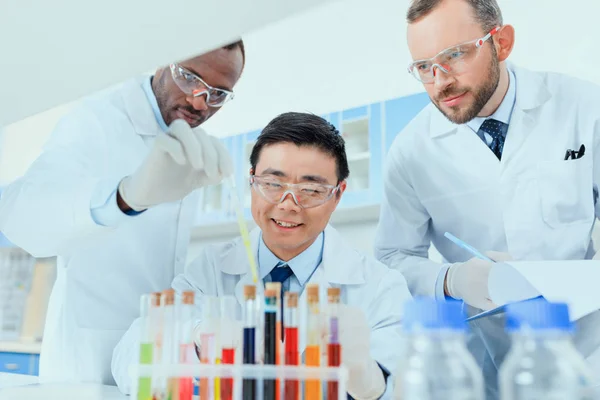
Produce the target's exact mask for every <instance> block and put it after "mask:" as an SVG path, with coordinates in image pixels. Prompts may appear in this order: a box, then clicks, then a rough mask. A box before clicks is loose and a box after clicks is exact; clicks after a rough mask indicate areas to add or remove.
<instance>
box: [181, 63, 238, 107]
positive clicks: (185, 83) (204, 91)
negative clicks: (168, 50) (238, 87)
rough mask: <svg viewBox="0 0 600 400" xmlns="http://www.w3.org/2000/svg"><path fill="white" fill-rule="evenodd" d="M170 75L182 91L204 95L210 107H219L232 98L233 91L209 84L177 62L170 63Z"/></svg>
mask: <svg viewBox="0 0 600 400" xmlns="http://www.w3.org/2000/svg"><path fill="white" fill-rule="evenodd" d="M171 76H172V77H173V80H174V81H175V83H176V84H177V86H178V87H179V89H181V91H182V92H183V93H185V94H187V95H189V96H194V97H198V96H204V95H206V104H207V105H209V106H210V107H221V106H222V105H223V104H225V103H226V102H228V101H229V100H232V99H233V92H231V91H229V90H225V89H219V88H215V87H212V86H210V85H209V84H208V83H206V82H204V81H203V80H202V78H200V77H199V76H198V75H196V74H194V73H193V72H190V71H188V70H187V69H185V68H183V67H182V66H181V65H179V64H171Z"/></svg>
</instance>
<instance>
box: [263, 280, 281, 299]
mask: <svg viewBox="0 0 600 400" xmlns="http://www.w3.org/2000/svg"><path fill="white" fill-rule="evenodd" d="M265 289H266V290H270V289H272V290H274V291H275V292H276V293H277V294H276V296H277V297H279V295H280V293H281V282H267V283H266V284H265ZM265 293H266V292H265ZM265 295H266V294H265Z"/></svg>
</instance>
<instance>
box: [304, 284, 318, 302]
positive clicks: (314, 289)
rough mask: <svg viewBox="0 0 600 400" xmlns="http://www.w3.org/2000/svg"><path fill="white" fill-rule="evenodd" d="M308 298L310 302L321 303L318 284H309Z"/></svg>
mask: <svg viewBox="0 0 600 400" xmlns="http://www.w3.org/2000/svg"><path fill="white" fill-rule="evenodd" d="M306 298H307V300H308V301H309V302H318V301H319V285H318V284H316V283H309V284H308V285H306Z"/></svg>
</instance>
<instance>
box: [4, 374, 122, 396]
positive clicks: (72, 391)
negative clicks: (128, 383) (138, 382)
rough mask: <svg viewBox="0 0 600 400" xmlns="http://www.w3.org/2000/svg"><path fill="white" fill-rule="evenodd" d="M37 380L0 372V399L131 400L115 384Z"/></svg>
mask: <svg viewBox="0 0 600 400" xmlns="http://www.w3.org/2000/svg"><path fill="white" fill-rule="evenodd" d="M38 382H39V379H38V377H37V376H31V375H17V374H7V373H0V388H1V390H0V400H15V399H19V400H66V399H77V400H127V399H129V400H131V399H130V398H129V396H126V395H124V394H122V393H121V392H120V391H119V389H118V388H117V387H116V386H104V385H94V384H81V383H73V384H68V383H44V384H40V383H38Z"/></svg>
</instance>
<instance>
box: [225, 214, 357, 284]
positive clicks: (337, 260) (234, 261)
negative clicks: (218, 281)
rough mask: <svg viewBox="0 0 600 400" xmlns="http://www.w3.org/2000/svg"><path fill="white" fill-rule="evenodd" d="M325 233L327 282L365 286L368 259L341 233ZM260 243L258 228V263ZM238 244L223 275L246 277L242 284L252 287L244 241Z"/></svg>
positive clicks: (253, 239) (253, 235)
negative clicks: (364, 269)
mask: <svg viewBox="0 0 600 400" xmlns="http://www.w3.org/2000/svg"><path fill="white" fill-rule="evenodd" d="M324 232H325V242H324V245H323V260H322V262H321V265H320V267H322V268H323V271H324V275H323V276H324V278H325V280H326V281H327V282H329V283H331V284H334V285H355V284H362V283H365V277H364V271H363V265H364V256H363V255H361V254H359V253H358V252H357V251H356V250H354V249H353V248H352V247H351V246H350V245H348V244H347V243H346V241H345V239H344V238H342V236H341V235H340V234H339V232H338V231H336V230H335V229H334V228H333V227H331V226H330V225H327V227H326V228H325V231H324ZM259 240H260V229H259V228H255V229H253V230H252V231H251V232H250V245H251V247H252V254H253V255H254V259H255V261H256V262H257V263H258V260H257V254H258V245H259ZM236 242H237V243H235V244H234V246H233V247H232V248H231V251H229V252H228V253H227V254H226V255H225V256H224V257H223V258H222V261H221V263H220V265H219V268H220V269H221V272H223V273H226V274H229V275H244V277H242V279H241V281H244V282H247V283H251V282H252V273H251V272H250V271H249V265H248V256H247V255H246V252H245V250H244V249H243V247H242V246H243V243H242V240H241V238H238V239H237V240H236ZM241 281H240V282H241ZM310 281H312V279H310ZM259 286H262V285H259Z"/></svg>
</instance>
